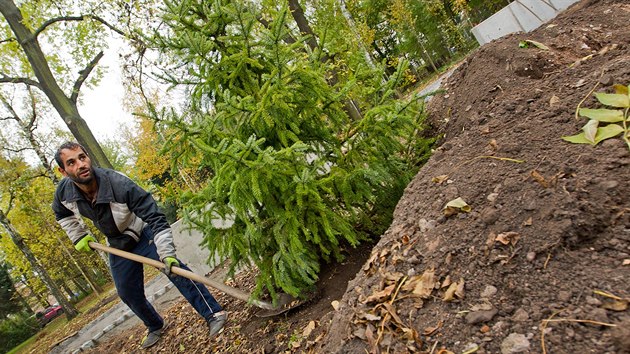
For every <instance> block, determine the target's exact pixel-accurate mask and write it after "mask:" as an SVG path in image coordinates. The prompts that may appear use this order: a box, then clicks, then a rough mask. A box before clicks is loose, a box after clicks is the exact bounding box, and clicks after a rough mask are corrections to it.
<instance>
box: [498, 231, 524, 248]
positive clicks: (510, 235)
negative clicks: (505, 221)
mask: <svg viewBox="0 0 630 354" xmlns="http://www.w3.org/2000/svg"><path fill="white" fill-rule="evenodd" d="M520 237H521V235H520V234H519V233H518V232H514V231H508V232H504V233H500V234H498V235H497V238H496V239H495V241H497V242H501V243H502V244H504V245H508V244H512V246H514V245H515V244H516V243H517V242H518V239H519V238H520Z"/></svg>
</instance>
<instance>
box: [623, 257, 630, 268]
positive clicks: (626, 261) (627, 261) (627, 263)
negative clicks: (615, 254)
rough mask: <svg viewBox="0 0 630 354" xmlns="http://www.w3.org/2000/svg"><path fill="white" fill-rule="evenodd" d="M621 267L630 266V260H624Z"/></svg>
mask: <svg viewBox="0 0 630 354" xmlns="http://www.w3.org/2000/svg"><path fill="white" fill-rule="evenodd" d="M621 265H625V266H627V265H630V259H624V260H623V262H622V263H621Z"/></svg>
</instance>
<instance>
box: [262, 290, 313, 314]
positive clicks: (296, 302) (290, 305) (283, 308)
mask: <svg viewBox="0 0 630 354" xmlns="http://www.w3.org/2000/svg"><path fill="white" fill-rule="evenodd" d="M314 296H315V294H314V293H310V294H308V296H307V298H306V299H303V300H301V299H298V298H296V297H293V296H291V295H289V294H285V293H278V303H277V305H276V306H274V308H272V309H262V310H258V311H257V312H256V313H255V316H256V317H261V318H264V317H273V316H278V315H280V314H283V313H285V312H287V311H289V310H293V309H294V308H296V307H298V306H302V305H304V303H306V302H308V301H310V300H311V299H313V297H314Z"/></svg>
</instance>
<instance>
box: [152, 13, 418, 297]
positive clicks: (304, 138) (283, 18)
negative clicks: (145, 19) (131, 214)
mask: <svg viewBox="0 0 630 354" xmlns="http://www.w3.org/2000/svg"><path fill="white" fill-rule="evenodd" d="M267 10H268V9H267ZM260 18H265V19H267V21H268V24H267V25H265V24H263V23H261V22H259V21H258V19H260ZM164 19H165V22H166V23H167V24H168V31H169V32H168V35H166V36H159V37H158V39H157V43H158V44H159V45H160V46H161V47H162V48H163V50H164V51H167V52H168V53H169V54H170V55H174V56H175V58H176V64H175V65H177V71H176V70H171V71H169V72H168V73H165V75H164V77H165V78H168V79H169V80H171V82H173V83H175V84H177V83H186V84H188V88H189V89H190V92H191V96H190V103H189V104H188V106H189V107H190V109H189V110H187V111H186V112H185V113H184V114H183V115H182V114H176V113H175V111H174V110H173V111H164V112H162V114H163V116H162V117H161V118H162V119H169V121H170V124H171V129H172V131H171V134H170V136H169V138H168V144H167V146H166V150H168V151H170V153H171V154H172V156H173V158H174V160H176V161H177V163H180V164H181V163H185V164H196V166H197V170H198V171H200V172H201V173H204V174H205V175H206V180H205V181H204V182H203V184H202V185H201V187H200V189H199V190H198V191H195V192H190V193H186V194H185V195H183V196H182V200H181V205H183V206H184V208H185V211H186V218H187V220H188V221H189V222H191V223H192V224H194V226H195V227H196V228H198V229H200V230H202V231H203V232H204V234H205V240H204V245H205V246H206V247H208V248H209V249H210V254H211V255H215V254H218V255H219V257H228V258H230V259H231V260H232V263H231V266H232V271H234V270H235V269H236V268H237V267H238V266H240V265H242V264H251V263H253V264H255V265H256V266H257V267H258V268H259V270H260V275H259V276H258V278H257V288H256V290H255V292H254V295H255V296H256V295H260V294H261V293H262V292H263V291H269V292H270V293H271V294H272V296H273V294H275V292H276V291H277V290H278V289H281V290H283V291H285V292H287V293H290V294H292V295H299V294H300V293H301V291H302V290H304V289H307V288H308V287H310V286H312V285H313V284H314V283H315V281H317V279H318V273H319V269H320V264H321V263H322V262H325V261H332V260H338V259H341V257H342V252H341V251H342V249H343V248H344V247H347V246H348V245H356V244H357V243H358V242H359V241H360V240H362V239H364V238H366V237H368V236H370V235H380V234H381V233H382V232H383V231H384V230H385V229H386V228H387V227H388V225H389V223H390V222H391V217H392V216H391V215H392V212H393V208H394V206H395V204H396V202H397V200H398V199H399V198H400V196H401V195H402V192H403V189H404V187H405V186H406V185H407V183H408V182H409V181H410V179H411V178H412V177H413V176H414V175H415V173H416V171H417V169H418V166H419V164H420V163H421V162H422V160H423V159H424V158H426V154H427V153H428V146H429V144H430V142H429V141H427V140H424V139H421V138H418V135H419V134H418V133H419V131H420V130H421V125H422V119H423V114H422V102H423V100H422V99H421V98H419V97H415V96H414V97H411V98H409V99H406V100H396V99H394V98H393V97H394V93H395V91H396V90H397V88H398V87H399V86H400V84H401V81H402V80H403V78H404V75H403V73H404V71H405V70H406V68H407V66H406V62H404V61H401V62H400V64H399V65H398V67H397V68H396V69H397V70H396V71H395V73H394V75H391V76H390V79H389V80H388V81H386V82H383V81H382V80H381V78H382V77H383V72H382V69H380V70H379V71H377V72H374V71H372V70H370V69H367V68H366V67H365V66H364V65H363V64H362V63H358V62H351V61H347V62H342V63H343V65H341V64H340V62H332V61H322V60H320V57H319V56H318V55H317V51H315V52H313V51H311V50H310V49H311V48H310V47H307V46H306V45H305V43H304V40H305V39H306V38H299V37H295V38H297V39H298V40H297V41H295V42H292V41H285V39H286V38H287V37H288V36H294V35H295V34H294V33H291V31H290V28H292V27H293V26H295V24H293V23H292V22H291V17H290V14H289V13H288V11H287V9H286V8H281V9H279V11H277V12H276V11H273V12H271V11H270V12H264V13H260V12H258V11H257V10H256V9H254V8H252V7H249V6H248V5H246V4H245V3H239V2H221V1H218V2H213V3H206V2H204V3H198V2H196V1H182V2H178V3H167V8H166V13H165V15H164ZM319 33H322V32H319ZM327 38H329V37H325V36H321V37H320V42H319V46H320V48H326V46H327V43H329V42H327ZM335 41H337V42H338V41H340V38H336V39H335ZM337 46H338V44H337V45H336V46H335V48H338V47H337ZM331 48H332V47H331ZM348 48H350V46H349V47H348ZM335 55H336V56H337V54H335ZM350 56H351V55H350V54H349V53H339V55H338V57H339V58H349V57H350ZM332 72H335V73H337V74H339V75H338V76H337V77H338V81H337V83H336V84H335V85H331V84H330V82H329V81H327V78H328V77H329V76H330V73H332ZM350 98H352V99H355V101H356V102H358V103H359V105H360V108H361V110H362V112H363V115H362V117H361V118H360V119H357V120H353V119H351V118H350V117H349V115H348V114H347V113H346V112H345V110H344V109H345V104H347V103H348V102H349V99H350ZM219 219H223V220H224V225H223V226H221V227H216V226H214V225H215V224H217V223H218V222H219V221H218V220H219Z"/></svg>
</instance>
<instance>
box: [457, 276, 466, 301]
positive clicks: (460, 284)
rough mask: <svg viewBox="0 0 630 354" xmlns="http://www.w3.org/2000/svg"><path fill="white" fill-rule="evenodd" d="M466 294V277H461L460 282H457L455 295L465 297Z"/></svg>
mask: <svg viewBox="0 0 630 354" xmlns="http://www.w3.org/2000/svg"><path fill="white" fill-rule="evenodd" d="M464 295H465V292H464V279H460V280H459V282H458V283H457V290H455V296H457V297H458V298H460V299H463V298H464Z"/></svg>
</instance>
